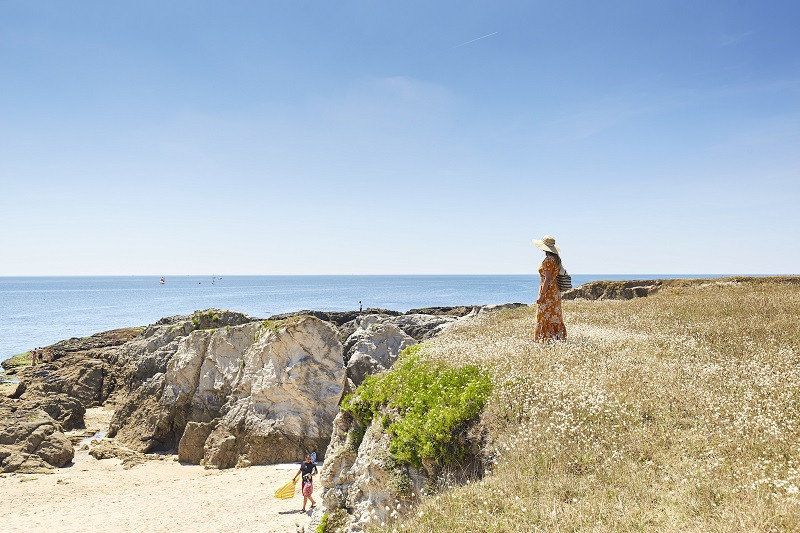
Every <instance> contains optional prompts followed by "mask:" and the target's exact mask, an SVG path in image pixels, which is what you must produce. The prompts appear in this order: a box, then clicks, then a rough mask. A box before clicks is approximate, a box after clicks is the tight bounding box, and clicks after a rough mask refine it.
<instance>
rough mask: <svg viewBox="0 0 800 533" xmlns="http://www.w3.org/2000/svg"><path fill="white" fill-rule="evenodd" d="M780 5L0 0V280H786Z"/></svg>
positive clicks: (791, 154) (795, 145)
mask: <svg viewBox="0 0 800 533" xmlns="http://www.w3.org/2000/svg"><path fill="white" fill-rule="evenodd" d="M798 28H800V3H798V2H796V1H794V0H791V1H769V0H759V1H755V0H754V1H739V2H733V1H729V0H724V1H716V0H703V1H697V0H688V1H666V0H665V1H658V2H656V1H642V0H631V1H602V2H598V1H595V0H592V1H585V2H574V1H547V2H544V1H542V2H537V1H532V0H527V1H519V2H516V1H507V2H506V1H497V0H492V1H464V0H460V1H439V0H437V1H435V2H434V1H430V0H424V1H416V0H403V1H397V2H383V1H375V0H363V1H347V0H343V1H337V2H331V1H318V2H308V1H294V0H293V1H289V0H285V1H236V0H226V1H225V2H220V1H213V2H211V1H199V0H191V1H189V0H186V1H168V2H164V1H162V0H158V1H149V0H137V1H128V2H108V1H107V0H102V1H91V2H90V1H75V2H64V1H61V0H54V1H45V0H42V1H35V2H31V1H29V0H19V1H14V0H2V1H0V95H2V97H0V228H1V229H0V275H81V274H85V275H95V274H155V275H160V274H206V273H209V274H210V273H216V274H424V273H430V274H439V273H486V274H501V273H526V272H531V273H533V272H534V271H535V268H536V267H537V266H538V264H539V262H540V261H541V259H542V255H543V254H542V252H540V251H539V250H537V249H536V248H534V247H533V245H532V244H531V238H541V237H542V236H543V235H544V234H552V235H553V236H555V237H556V240H557V242H558V244H559V245H560V246H561V247H562V248H563V258H564V262H565V265H566V266H567V267H568V268H569V269H570V270H571V271H572V272H573V273H619V274H627V273H798V272H800V268H799V267H800V31H798Z"/></svg>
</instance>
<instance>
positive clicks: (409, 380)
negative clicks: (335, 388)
mask: <svg viewBox="0 0 800 533" xmlns="http://www.w3.org/2000/svg"><path fill="white" fill-rule="evenodd" d="M424 351H425V345H419V344H417V345H414V346H409V347H408V348H406V349H405V350H404V351H403V352H402V353H401V354H400V356H399V358H398V360H397V362H396V363H395V364H394V366H393V367H392V369H391V370H390V371H388V372H386V373H384V374H380V375H372V376H368V377H367V378H366V379H365V380H364V382H363V383H362V384H361V385H360V386H359V387H358V389H356V392H355V393H354V394H351V395H348V396H347V397H346V398H345V399H344V401H343V402H342V406H341V407H342V409H343V410H345V411H348V412H350V413H351V414H352V415H353V416H354V417H355V418H356V419H358V421H359V422H360V423H361V431H360V432H359V433H358V434H356V435H351V436H350V439H351V442H352V443H353V445H354V446H355V447H358V445H359V443H360V441H361V438H362V437H363V431H364V429H365V428H366V427H367V426H368V425H369V424H370V423H371V422H372V420H373V419H374V418H375V417H380V420H381V423H382V425H383V426H384V427H385V428H386V429H387V431H388V432H389V434H390V435H391V436H392V443H391V447H390V451H391V454H392V459H394V460H396V461H398V462H400V463H402V464H409V465H412V466H415V467H418V468H420V467H422V466H423V462H424V461H431V462H434V463H440V464H448V463H457V462H458V461H460V460H462V459H463V458H464V455H465V453H466V444H465V442H464V439H461V438H459V436H460V433H461V432H462V431H464V430H465V429H466V425H467V424H468V423H469V422H470V421H472V420H473V419H475V418H476V417H477V416H478V414H480V412H481V410H482V409H483V408H484V405H485V403H486V400H487V398H488V397H489V393H490V392H491V381H490V379H489V377H488V376H487V374H486V373H485V371H484V370H482V369H481V368H480V367H479V366H478V365H463V366H459V367H452V366H450V365H447V364H445V363H441V362H434V361H433V360H432V359H431V358H429V357H426V356H425V355H424V353H423V352H424Z"/></svg>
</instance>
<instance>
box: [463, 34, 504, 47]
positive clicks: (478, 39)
mask: <svg viewBox="0 0 800 533" xmlns="http://www.w3.org/2000/svg"><path fill="white" fill-rule="evenodd" d="M498 33H500V32H494V33H490V34H488V35H484V36H483V37H478V38H477V39H472V40H471V41H467V42H465V43H461V44H459V45H457V46H454V47H453V48H458V47H459V46H464V45H465V44H469V43H474V42H475V41H480V40H481V39H486V38H487V37H491V36H492V35H497V34H498Z"/></svg>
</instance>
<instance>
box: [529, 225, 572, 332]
mask: <svg viewBox="0 0 800 533" xmlns="http://www.w3.org/2000/svg"><path fill="white" fill-rule="evenodd" d="M533 244H534V246H536V247H537V248H539V249H540V250H544V253H545V258H544V261H542V265H541V266H540V267H539V277H540V281H539V297H538V298H537V299H536V304H537V306H538V308H537V309H536V332H535V334H534V338H535V339H536V340H537V341H538V342H545V341H549V340H559V339H566V338H567V328H566V327H565V326H564V317H563V315H562V314H561V292H560V291H559V289H558V283H557V282H556V276H557V275H558V273H559V271H560V270H561V249H560V248H558V247H557V246H556V240H555V239H554V238H553V237H551V236H550V235H545V236H544V237H543V238H542V240H538V239H533Z"/></svg>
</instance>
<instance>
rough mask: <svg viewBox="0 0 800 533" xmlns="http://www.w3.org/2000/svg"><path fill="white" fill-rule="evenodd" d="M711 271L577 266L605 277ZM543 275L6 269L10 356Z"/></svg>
mask: <svg viewBox="0 0 800 533" xmlns="http://www.w3.org/2000/svg"><path fill="white" fill-rule="evenodd" d="M667 277H671V278H675V277H680V278H683V277H710V276H707V275H700V274H698V275H691V276H690V275H680V276H675V275H654V274H649V275H626V276H614V275H573V277H572V279H573V285H574V286H577V285H580V284H583V283H587V282H589V281H593V280H597V279H614V280H623V279H654V278H667ZM538 286H539V280H538V276H534V275H519V276H514V275H506V276H222V277H215V278H212V277H211V276H172V277H167V278H166V282H165V283H164V284H163V285H161V284H160V283H159V278H158V277H157V276H156V277H153V276H129V277H0V361H1V360H3V359H5V358H7V357H10V356H12V355H14V354H17V353H21V352H24V351H26V350H29V349H31V348H35V347H37V346H45V345H48V344H52V343H54V342H56V341H59V340H62V339H65V338H69V337H82V336H86V335H91V334H92V333H97V332H99V331H105V330H109V329H114V328H121V327H128V326H140V325H146V324H150V323H152V322H155V321H156V320H158V319H159V318H161V317H165V316H171V315H179V314H189V313H192V312H193V311H195V310H198V309H207V308H210V307H217V308H221V309H230V310H234V311H241V312H243V313H247V314H249V315H252V316H254V317H268V316H270V315H273V314H277V313H284V312H289V311H299V310H302V309H314V310H322V311H345V310H354V309H358V302H359V300H360V301H361V302H363V305H364V308H365V309H366V308H367V307H382V308H385V309H394V310H397V311H407V310H409V309H413V308H417V307H432V306H452V305H483V304H494V303H508V302H523V303H531V302H532V301H533V300H535V299H536V296H535V295H536V291H537V290H538Z"/></svg>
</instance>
